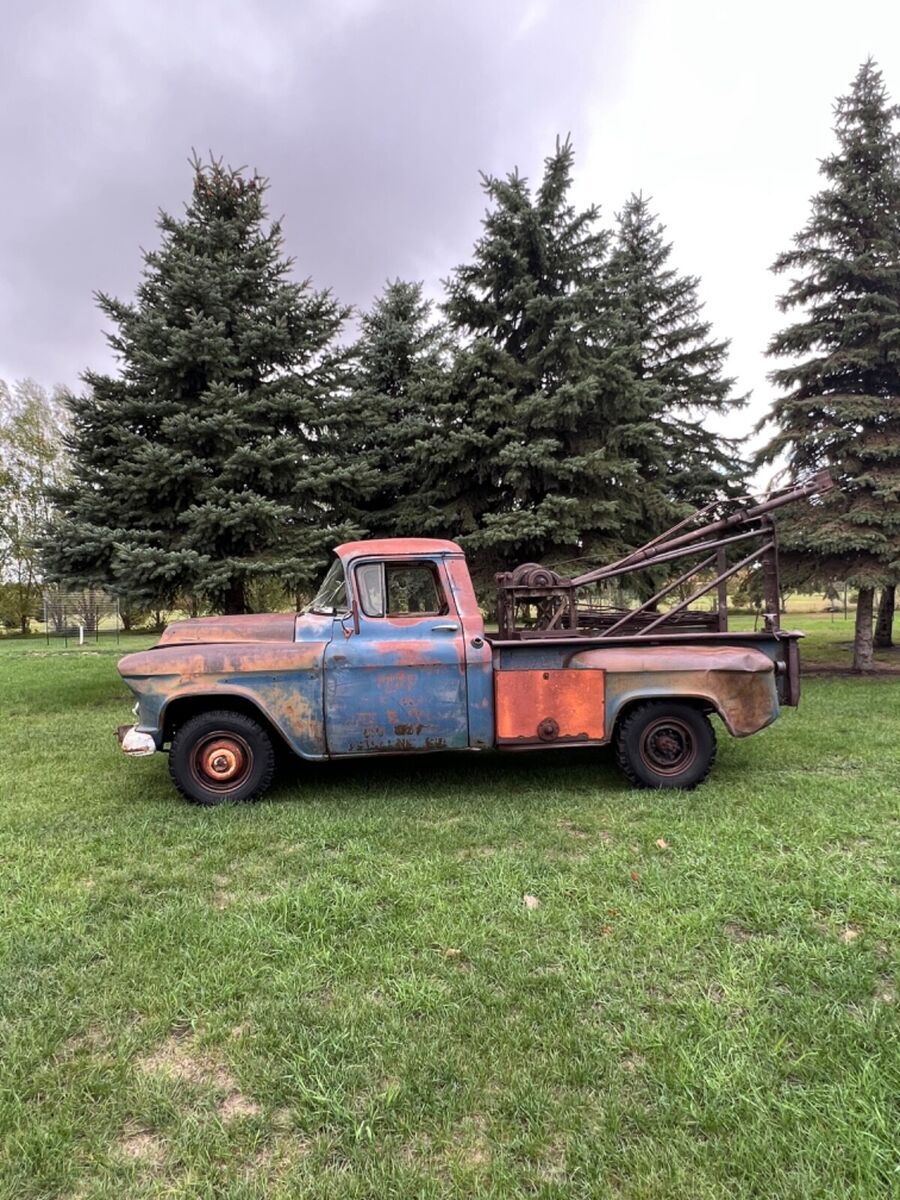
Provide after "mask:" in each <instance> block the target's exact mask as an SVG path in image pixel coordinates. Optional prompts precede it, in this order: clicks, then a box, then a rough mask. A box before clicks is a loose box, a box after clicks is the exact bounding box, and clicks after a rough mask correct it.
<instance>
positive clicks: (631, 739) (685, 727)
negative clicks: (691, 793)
mask: <svg viewBox="0 0 900 1200" xmlns="http://www.w3.org/2000/svg"><path fill="white" fill-rule="evenodd" d="M715 759H716V735H715V731H714V730H713V727H712V725H711V724H710V722H709V718H708V717H707V716H706V714H705V713H702V712H700V710H699V709H697V708H694V707H693V706H692V705H690V704H684V703H679V702H678V701H674V700H673V701H666V700H659V701H651V702H649V703H647V704H641V705H639V706H638V707H637V708H634V709H632V711H631V712H630V713H629V714H628V716H626V717H625V718H624V719H623V720H622V721H621V722H620V724H619V728H618V730H617V732H616V761H617V762H618V764H619V766H620V767H621V769H622V771H623V772H624V773H625V775H626V776H627V778H628V779H629V780H630V781H631V783H633V784H634V785H635V787H641V788H684V789H686V790H687V789H690V788H695V787H696V786H697V784H698V783H702V782H703V780H704V779H705V778H706V777H707V775H708V774H709V772H710V769H711V767H712V765H713V763H714V762H715Z"/></svg>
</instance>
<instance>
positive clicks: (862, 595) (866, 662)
mask: <svg viewBox="0 0 900 1200" xmlns="http://www.w3.org/2000/svg"><path fill="white" fill-rule="evenodd" d="M874 598H875V589H874V588H860V589H859V599H858V600H857V602H856V633H855V635H854V638H853V670H854V671H871V670H872V668H873V667H874V665H875V664H874V662H873V661H872V606H873V601H874Z"/></svg>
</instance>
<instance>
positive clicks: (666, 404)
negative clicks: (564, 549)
mask: <svg viewBox="0 0 900 1200" xmlns="http://www.w3.org/2000/svg"><path fill="white" fill-rule="evenodd" d="M664 235H665V229H664V226H662V225H661V224H660V223H659V221H658V220H657V218H656V217H655V215H654V214H653V213H652V212H651V211H650V206H649V203H648V201H647V200H646V199H644V197H643V196H641V195H632V196H631V197H630V198H629V200H628V202H627V203H626V205H625V207H624V208H623V209H622V211H621V213H619V214H618V217H617V230H616V240H615V245H614V248H613V252H612V254H611V256H610V260H609V266H608V269H607V277H608V286H609V289H610V293H611V296H612V299H613V301H614V303H615V305H616V307H617V312H618V317H619V320H620V322H621V325H622V331H623V332H622V336H623V340H624V343H625V344H626V345H627V346H628V347H629V366H630V369H631V372H632V373H633V374H634V376H635V377H636V379H638V380H639V381H640V383H641V385H642V390H643V395H644V400H643V412H644V416H645V419H647V420H652V421H654V422H655V423H656V425H657V429H658V435H659V437H660V439H661V440H662V442H663V446H664V454H663V458H664V462H663V465H662V467H661V468H660V466H659V450H658V447H657V446H656V445H655V444H654V445H653V451H654V457H653V459H652V460H651V461H650V462H648V463H646V464H644V465H643V474H644V478H645V479H653V480H654V482H655V483H656V484H657V485H658V486H659V487H660V488H661V489H662V490H663V491H664V492H665V493H666V494H667V495H668V496H669V497H670V498H671V499H672V500H673V501H676V502H684V503H686V505H687V506H688V507H689V508H696V507H699V506H700V505H702V504H705V503H707V502H708V501H709V500H710V499H711V498H712V497H713V496H715V495H717V494H726V495H727V494H735V493H738V492H740V491H741V490H743V488H742V483H743V481H744V479H745V477H746V470H747V468H746V464H745V463H744V462H743V461H742V459H741V457H740V452H739V449H738V442H737V440H736V439H732V438H728V437H725V436H723V435H722V434H720V433H716V432H714V431H713V430H712V429H710V428H708V421H709V417H710V416H711V415H715V416H718V417H722V416H725V415H727V414H728V413H729V412H731V411H732V410H733V409H735V408H736V407H739V406H741V405H742V404H744V403H745V398H738V397H735V396H734V395H733V391H734V380H733V379H730V378H728V377H727V376H726V375H725V374H724V370H725V363H726V358H727V354H728V345H729V344H728V342H727V341H719V340H716V339H714V338H713V336H712V326H711V325H710V323H709V322H708V321H706V320H704V318H703V315H702V304H701V302H700V299H699V297H698V288H699V283H700V281H699V280H698V279H697V278H696V276H693V275H682V274H680V273H679V272H678V271H676V270H675V268H674V267H673V266H672V265H671V264H670V261H669V259H670V255H671V251H672V247H671V244H670V243H668V242H666V240H665V236H664ZM660 470H661V471H662V476H661V477H657V472H658V471H660Z"/></svg>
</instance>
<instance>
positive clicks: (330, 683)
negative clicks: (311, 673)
mask: <svg viewBox="0 0 900 1200" xmlns="http://www.w3.org/2000/svg"><path fill="white" fill-rule="evenodd" d="M350 574H351V580H350V582H351V588H352V591H353V593H354V604H355V612H356V613H357V614H358V626H359V629H358V632H356V631H353V632H350V629H349V626H348V634H349V636H347V637H337V638H335V639H334V640H333V641H332V642H331V644H330V645H329V646H328V648H327V649H326V651H325V736H326V740H327V744H328V753H329V754H332V755H339V754H373V753H378V752H391V751H400V750H453V749H463V748H465V747H467V746H468V744H469V722H468V712H467V707H466V650H465V637H464V635H463V628H462V621H461V620H460V617H459V614H458V613H457V611H456V607H455V604H454V603H453V600H452V597H451V593H450V590H449V588H448V587H447V579H446V575H445V569H444V565H443V563H442V562H440V561H438V562H435V561H434V560H433V559H404V560H401V561H396V562H391V561H390V560H363V561H359V562H356V563H354V564H353V566H352V567H351V571H350Z"/></svg>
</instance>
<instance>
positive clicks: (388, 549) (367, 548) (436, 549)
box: [335, 538, 463, 560]
mask: <svg viewBox="0 0 900 1200" xmlns="http://www.w3.org/2000/svg"><path fill="white" fill-rule="evenodd" d="M462 553H463V550H462V547H461V546H457V544H456V542H447V541H444V539H443V538H370V539H368V540H366V541H362V542H344V544H343V545H342V546H338V547H337V548H336V549H335V554H337V555H338V557H339V558H341V559H345V560H346V559H349V558H359V557H360V556H361V555H366V556H368V555H370V554H371V555H375V557H376V558H394V557H397V558H402V557H403V556H404V555H407V554H462Z"/></svg>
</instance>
